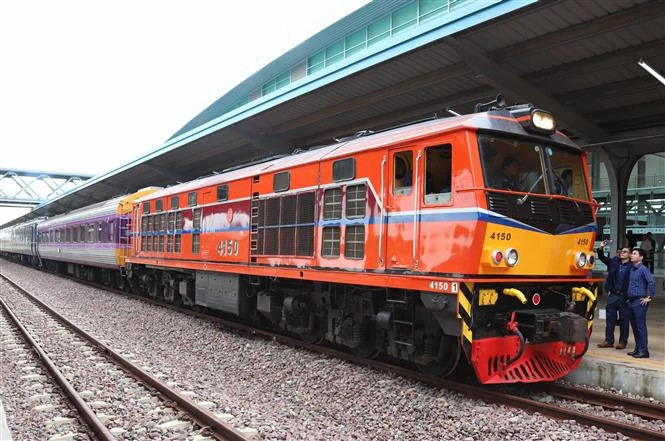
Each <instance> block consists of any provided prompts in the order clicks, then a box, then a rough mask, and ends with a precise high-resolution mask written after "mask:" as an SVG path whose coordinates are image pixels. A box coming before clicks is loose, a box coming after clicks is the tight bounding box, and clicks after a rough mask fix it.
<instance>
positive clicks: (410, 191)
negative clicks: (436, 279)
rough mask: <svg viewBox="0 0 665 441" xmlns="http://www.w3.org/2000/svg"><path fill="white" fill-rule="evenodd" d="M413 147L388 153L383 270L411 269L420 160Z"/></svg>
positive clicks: (413, 254) (414, 255)
mask: <svg viewBox="0 0 665 441" xmlns="http://www.w3.org/2000/svg"><path fill="white" fill-rule="evenodd" d="M420 156H421V155H420V151H419V150H417V149H415V148H409V149H403V148H402V149H395V150H391V151H390V159H389V161H388V162H389V169H388V170H389V174H388V176H389V178H388V181H387V185H388V192H387V193H388V194H387V197H386V258H385V263H386V268H389V269H396V270H397V269H413V268H416V267H417V266H418V263H417V256H416V254H415V253H416V242H415V239H416V233H417V225H416V223H415V222H414V221H415V219H416V217H417V215H418V212H417V207H416V202H417V201H418V187H419V179H418V176H419V175H420V174H421V173H420V170H419V169H420V168H422V167H421V166H420V163H421V157H420Z"/></svg>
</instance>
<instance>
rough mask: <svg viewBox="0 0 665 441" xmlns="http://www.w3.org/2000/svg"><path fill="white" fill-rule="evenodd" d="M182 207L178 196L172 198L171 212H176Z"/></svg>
mask: <svg viewBox="0 0 665 441" xmlns="http://www.w3.org/2000/svg"><path fill="white" fill-rule="evenodd" d="M179 206H180V200H179V198H178V196H173V197H172V198H171V210H176V209H178V207H179Z"/></svg>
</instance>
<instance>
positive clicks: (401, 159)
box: [393, 150, 413, 195]
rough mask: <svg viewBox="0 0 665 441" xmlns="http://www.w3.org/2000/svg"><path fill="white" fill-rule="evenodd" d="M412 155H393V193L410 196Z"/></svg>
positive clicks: (407, 153) (410, 153)
mask: <svg viewBox="0 0 665 441" xmlns="http://www.w3.org/2000/svg"><path fill="white" fill-rule="evenodd" d="M412 183H413V153H412V152H411V151H410V150H409V151H404V152H398V153H395V156H394V157H393V193H394V194H395V195H407V194H411V186H412V185H413V184H412Z"/></svg>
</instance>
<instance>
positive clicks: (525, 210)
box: [487, 193, 593, 234]
mask: <svg viewBox="0 0 665 441" xmlns="http://www.w3.org/2000/svg"><path fill="white" fill-rule="evenodd" d="M523 198H524V196H520V195H518V194H516V195H513V194H496V193H489V194H488V195H487V206H488V207H489V209H490V210H491V211H494V212H496V213H499V214H502V215H504V216H507V217H510V218H512V219H515V220H518V221H520V222H523V223H525V224H527V225H531V226H532V227H535V228H539V229H541V230H543V231H547V232H548V233H552V234H555V233H559V232H561V231H566V230H568V229H570V228H574V227H580V226H583V225H587V224H589V223H591V222H593V211H592V207H591V204H589V203H584V202H577V203H575V202H573V201H570V200H561V199H549V197H548V196H547V195H543V196H540V195H529V196H528V198H527V199H526V200H525V201H524V202H522V200H524V199H523Z"/></svg>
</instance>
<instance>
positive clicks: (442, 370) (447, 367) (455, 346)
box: [417, 335, 462, 377]
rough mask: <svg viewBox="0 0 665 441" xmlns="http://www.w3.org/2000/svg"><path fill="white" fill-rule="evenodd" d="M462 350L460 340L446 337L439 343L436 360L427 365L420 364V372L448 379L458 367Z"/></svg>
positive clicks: (449, 336)
mask: <svg viewBox="0 0 665 441" xmlns="http://www.w3.org/2000/svg"><path fill="white" fill-rule="evenodd" d="M461 350H462V349H461V348H460V345H459V339H458V338H456V337H453V336H451V335H444V336H442V337H441V341H440V342H439V353H438V354H437V357H436V359H435V360H434V361H431V362H429V363H427V364H418V365H417V366H418V370H419V371H420V372H422V373H423V374H425V375H429V376H432V377H447V376H448V375H450V374H452V373H453V371H454V370H455V368H456V367H457V363H458V362H459V357H460V353H461V352H460V351H461Z"/></svg>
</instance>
